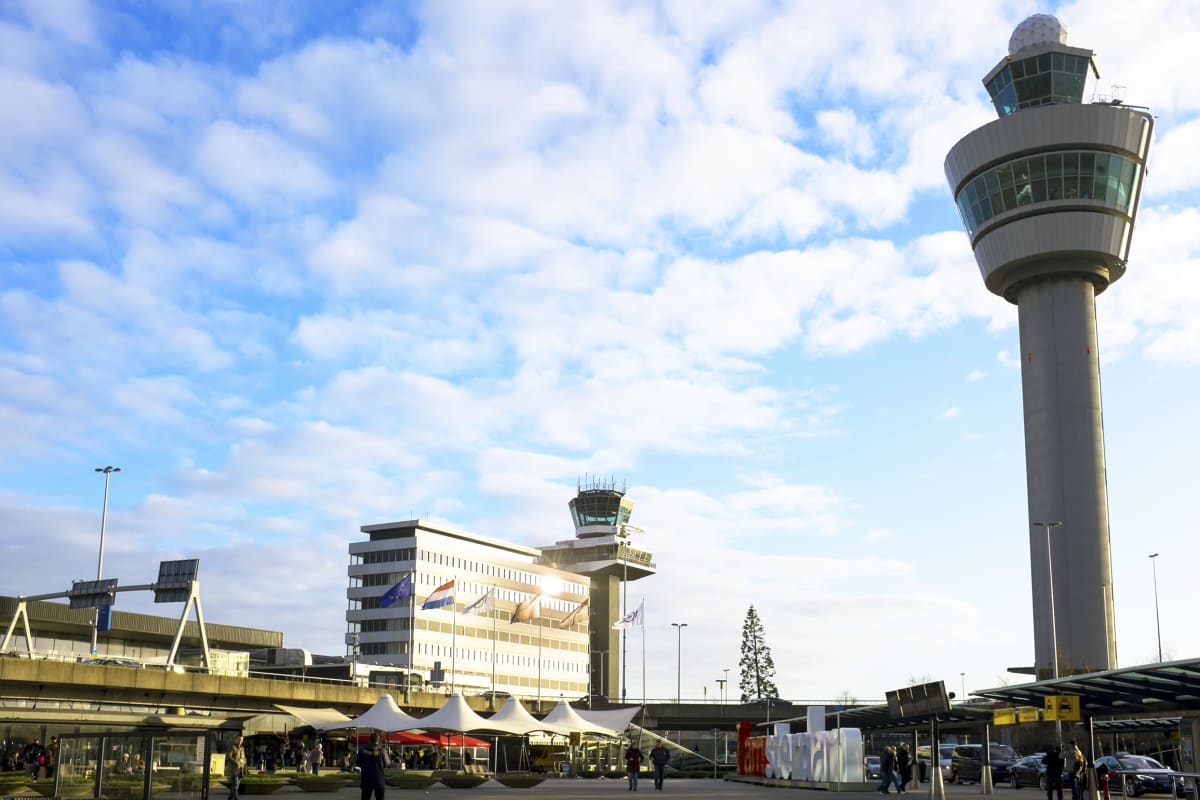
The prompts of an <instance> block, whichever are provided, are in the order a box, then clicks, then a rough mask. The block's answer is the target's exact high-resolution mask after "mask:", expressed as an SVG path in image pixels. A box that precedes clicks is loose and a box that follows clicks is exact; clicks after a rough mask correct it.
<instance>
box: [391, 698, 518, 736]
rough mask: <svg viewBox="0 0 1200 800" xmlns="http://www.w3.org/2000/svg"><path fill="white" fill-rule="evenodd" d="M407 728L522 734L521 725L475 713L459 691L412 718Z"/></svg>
mask: <svg viewBox="0 0 1200 800" xmlns="http://www.w3.org/2000/svg"><path fill="white" fill-rule="evenodd" d="M407 728H408V729H409V730H412V729H414V728H417V729H420V730H423V731H453V732H455V733H471V732H472V731H480V732H484V731H486V732H491V733H510V734H524V733H526V731H525V730H524V729H523V727H517V726H515V725H512V724H511V723H508V722H505V721H504V720H503V719H500V720H489V719H484V718H483V717H481V716H479V715H478V714H476V713H475V712H474V711H473V710H472V709H471V707H470V706H468V705H467V701H466V700H465V699H464V698H463V696H462V693H461V692H454V693H453V694H451V695H450V696H449V697H447V698H446V702H445V704H443V705H442V707H441V708H439V709H438V710H437V711H435V712H433V713H432V714H430V715H429V716H427V717H421V718H420V719H416V720H413V722H412V724H411V725H408V726H407Z"/></svg>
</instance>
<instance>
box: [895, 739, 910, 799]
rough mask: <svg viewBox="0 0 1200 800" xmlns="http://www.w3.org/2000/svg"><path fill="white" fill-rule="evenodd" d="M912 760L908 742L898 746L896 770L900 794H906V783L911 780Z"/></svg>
mask: <svg viewBox="0 0 1200 800" xmlns="http://www.w3.org/2000/svg"><path fill="white" fill-rule="evenodd" d="M912 768H913V759H912V753H910V752H909V750H908V742H905V743H904V744H902V745H900V749H899V750H898V751H897V752H896V769H897V770H899V772H900V794H908V782H909V781H911V780H912Z"/></svg>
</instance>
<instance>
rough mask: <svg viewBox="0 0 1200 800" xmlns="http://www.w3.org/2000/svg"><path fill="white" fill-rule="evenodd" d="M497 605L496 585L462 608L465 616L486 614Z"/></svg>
mask: <svg viewBox="0 0 1200 800" xmlns="http://www.w3.org/2000/svg"><path fill="white" fill-rule="evenodd" d="M495 607H496V587H494V586H493V587H492V588H491V589H488V590H487V591H486V592H484V593H483V597H481V598H479V599H478V600H476V601H475V602H474V603H471V605H469V606H467V607H466V608H464V609H463V610H462V613H463V616H466V615H468V614H486V613H488V612H489V611H491V610H492V609H494V608H495Z"/></svg>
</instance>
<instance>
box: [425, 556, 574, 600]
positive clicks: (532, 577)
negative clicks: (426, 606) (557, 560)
mask: <svg viewBox="0 0 1200 800" xmlns="http://www.w3.org/2000/svg"><path fill="white" fill-rule="evenodd" d="M417 558H418V559H419V560H421V561H425V562H427V563H429V564H436V565H438V566H443V567H449V568H451V569H455V570H462V571H463V572H467V573H470V574H472V575H486V576H488V577H491V578H499V579H500V580H506V581H512V582H514V583H525V584H531V585H534V586H536V585H537V584H538V583H540V582H541V579H542V576H541V575H540V574H538V573H535V572H527V571H525V570H523V569H515V568H513V567H502V566H500V565H498V564H489V563H488V562H486V561H475V560H472V559H469V558H462V557H461V556H452V555H450V554H448V553H439V552H437V551H434V550H418V551H417ZM445 580H449V578H446V579H445ZM475 585H476V586H482V584H475ZM464 586H465V584H464ZM488 588H490V587H488V586H484V587H483V589H484V590H485V591H486V590H487V589H488ZM587 590H588V587H586V586H584V585H582V584H578V583H570V582H564V583H563V591H564V592H568V593H570V594H585V593H586V592H587Z"/></svg>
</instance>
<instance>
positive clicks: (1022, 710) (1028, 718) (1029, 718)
mask: <svg viewBox="0 0 1200 800" xmlns="http://www.w3.org/2000/svg"><path fill="white" fill-rule="evenodd" d="M1040 711H1041V710H1040V709H1039V708H1038V707H1037V706H1018V707H1017V722H1037V721H1038V716H1039V713H1040Z"/></svg>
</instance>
